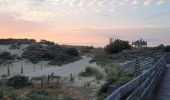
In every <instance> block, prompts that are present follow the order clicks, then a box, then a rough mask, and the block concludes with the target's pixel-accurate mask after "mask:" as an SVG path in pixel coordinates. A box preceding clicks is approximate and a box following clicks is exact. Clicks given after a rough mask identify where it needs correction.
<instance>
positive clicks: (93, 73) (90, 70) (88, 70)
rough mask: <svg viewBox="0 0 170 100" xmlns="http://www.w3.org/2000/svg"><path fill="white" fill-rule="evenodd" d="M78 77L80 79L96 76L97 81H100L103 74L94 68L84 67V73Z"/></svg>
mask: <svg viewBox="0 0 170 100" xmlns="http://www.w3.org/2000/svg"><path fill="white" fill-rule="evenodd" d="M79 76H82V77H89V76H96V78H97V79H102V78H103V74H102V73H101V72H100V71H99V70H98V69H97V68H95V67H89V66H88V67H86V69H85V71H82V72H80V73H79Z"/></svg>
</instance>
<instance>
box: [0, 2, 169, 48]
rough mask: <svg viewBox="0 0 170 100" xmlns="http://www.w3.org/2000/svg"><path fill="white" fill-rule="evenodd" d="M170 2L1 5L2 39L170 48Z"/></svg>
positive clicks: (0, 32)
mask: <svg viewBox="0 0 170 100" xmlns="http://www.w3.org/2000/svg"><path fill="white" fill-rule="evenodd" d="M169 37H170V0H0V38H34V39H36V40H41V39H46V40H50V41H54V42H56V43H59V44H71V45H93V46H104V45H106V44H107V43H108V42H109V38H114V39H116V38H120V39H123V40H128V41H129V42H132V41H134V40H137V39H140V38H143V39H144V40H146V41H148V44H149V46H156V45H159V44H165V45H168V44H170V38H169Z"/></svg>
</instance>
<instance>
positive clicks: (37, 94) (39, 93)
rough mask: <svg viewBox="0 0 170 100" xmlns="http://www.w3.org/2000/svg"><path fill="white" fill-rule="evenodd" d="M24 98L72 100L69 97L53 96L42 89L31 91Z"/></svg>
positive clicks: (33, 99)
mask: <svg viewBox="0 0 170 100" xmlns="http://www.w3.org/2000/svg"><path fill="white" fill-rule="evenodd" d="M26 96H27V97H28V98H29V99H28V100H74V99H72V98H71V97H65V96H63V97H60V96H54V95H52V94H51V93H50V92H48V91H46V90H44V89H40V90H37V89H33V90H31V91H30V92H29V93H28V94H27V95H26Z"/></svg>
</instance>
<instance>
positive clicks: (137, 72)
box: [135, 58, 140, 76]
mask: <svg viewBox="0 0 170 100" xmlns="http://www.w3.org/2000/svg"><path fill="white" fill-rule="evenodd" d="M139 74H140V62H139V58H137V59H136V65H135V76H138V75H139Z"/></svg>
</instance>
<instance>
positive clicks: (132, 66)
mask: <svg viewBox="0 0 170 100" xmlns="http://www.w3.org/2000/svg"><path fill="white" fill-rule="evenodd" d="M153 64H154V58H153V57H141V58H138V59H135V60H133V61H130V62H127V63H125V64H122V65H120V66H119V68H118V69H119V70H122V71H124V72H127V73H135V71H136V69H137V68H138V69H139V70H140V71H143V70H147V69H148V68H150V67H151V66H152V65H153Z"/></svg>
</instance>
